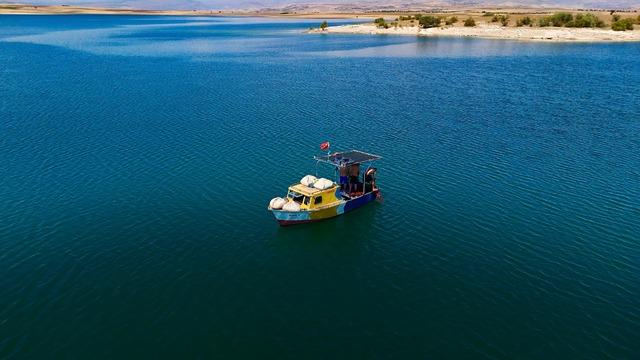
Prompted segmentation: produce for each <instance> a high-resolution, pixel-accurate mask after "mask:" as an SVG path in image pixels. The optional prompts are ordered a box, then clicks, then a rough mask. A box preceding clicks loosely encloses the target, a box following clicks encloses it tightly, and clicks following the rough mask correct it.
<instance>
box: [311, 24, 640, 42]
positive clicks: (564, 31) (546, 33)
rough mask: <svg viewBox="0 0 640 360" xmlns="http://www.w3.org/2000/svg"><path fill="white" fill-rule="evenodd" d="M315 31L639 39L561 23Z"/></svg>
mask: <svg viewBox="0 0 640 360" xmlns="http://www.w3.org/2000/svg"><path fill="white" fill-rule="evenodd" d="M308 32H309V33H316V34H367V35H413V36H425V37H429V36H431V37H477V38H484V39H503V40H520V41H540V42H633V41H640V30H630V31H613V30H611V29H591V28H563V27H562V28H561V27H547V28H536V27H502V26H498V25H488V24H480V25H478V26H475V27H463V26H443V27H435V28H430V29H420V28H418V27H417V26H416V27H398V28H393V27H391V28H388V29H384V28H378V27H377V26H375V25H373V24H356V25H341V26H329V27H328V28H326V29H325V30H320V29H312V30H309V31H308Z"/></svg>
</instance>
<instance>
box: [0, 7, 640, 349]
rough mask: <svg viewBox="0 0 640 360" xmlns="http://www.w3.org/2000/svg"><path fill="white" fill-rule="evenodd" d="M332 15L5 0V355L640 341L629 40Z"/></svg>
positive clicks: (0, 96)
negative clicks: (284, 216) (314, 212)
mask: <svg viewBox="0 0 640 360" xmlns="http://www.w3.org/2000/svg"><path fill="white" fill-rule="evenodd" d="M319 22H320V21H319V20H297V21H294V20H278V19H249V18H243V19H233V18H199V17H192V18H188V17H150V16H145V17H142V16H139V17H136V16H117V17H116V16H112V17H108V16H0V199H1V200H0V358H23V357H39V358H80V359H93V358H120V357H150V358H165V357H166V358H222V359H223V358H254V359H255V358H278V359H300V358H318V359H332V358H343V359H354V358H355V359H359V358H361V359H376V358H377V359H387V358H398V359H402V358H405V359H418V358H428V357H448V358H452V357H467V358H498V359H501V358H504V359H513V358H523V359H529V358H573V359H578V358H580V359H589V358H593V359H601V358H637V357H638V356H639V354H640V342H639V341H638V340H639V339H640V100H639V94H640V44H540V43H518V42H510V41H495V40H493V41H491V40H480V39H453V38H452V39H427V38H421V39H416V38H413V37H386V36H368V35H364V36H351V35H332V36H326V35H307V34H304V33H303V30H304V29H306V28H308V27H309V26H312V25H313V26H317V24H319ZM325 140H330V141H331V143H332V145H333V149H334V150H340V149H343V150H346V149H351V148H357V149H362V150H366V151H370V152H373V153H376V154H380V155H382V156H383V157H384V160H382V161H381V162H380V163H379V165H378V167H379V169H380V170H379V179H378V182H379V184H380V186H381V188H382V192H383V194H384V199H385V200H384V202H383V203H374V204H370V205H368V206H367V207H365V208H362V209H360V210H358V211H356V212H353V213H350V214H347V215H345V216H343V217H340V218H337V219H333V220H330V221H326V222H322V223H317V224H311V225H304V226H299V227H293V228H285V229H282V228H279V227H278V226H277V224H276V222H275V221H274V219H273V218H272V216H271V214H269V213H268V212H267V211H266V206H267V204H268V201H269V200H270V199H271V198H272V197H274V196H277V195H282V194H283V193H284V191H285V189H286V187H287V185H289V184H290V183H293V182H295V181H297V180H298V179H300V178H301V177H302V176H304V175H305V174H308V173H314V172H315V170H316V167H315V162H314V161H313V160H312V156H313V155H315V154H318V152H319V150H318V145H319V144H320V143H321V142H322V141H325ZM323 171H325V172H324V174H325V175H330V174H331V172H330V171H328V169H322V168H321V169H320V172H321V174H323Z"/></svg>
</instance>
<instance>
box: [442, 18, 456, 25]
mask: <svg viewBox="0 0 640 360" xmlns="http://www.w3.org/2000/svg"><path fill="white" fill-rule="evenodd" d="M457 22H458V18H457V17H455V16H452V17H450V18H448V19H447V20H445V21H444V23H445V24H446V25H453V24H455V23H457Z"/></svg>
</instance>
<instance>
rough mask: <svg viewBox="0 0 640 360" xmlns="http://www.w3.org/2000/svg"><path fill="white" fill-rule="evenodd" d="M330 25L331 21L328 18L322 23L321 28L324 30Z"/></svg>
mask: <svg viewBox="0 0 640 360" xmlns="http://www.w3.org/2000/svg"><path fill="white" fill-rule="evenodd" d="M328 27H329V23H328V22H327V20H325V21H323V22H322V24H320V30H323V31H324V30H325V29H326V28H328Z"/></svg>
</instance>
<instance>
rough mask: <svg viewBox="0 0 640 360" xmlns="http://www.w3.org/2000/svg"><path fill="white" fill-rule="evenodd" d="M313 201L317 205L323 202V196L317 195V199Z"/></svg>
mask: <svg viewBox="0 0 640 360" xmlns="http://www.w3.org/2000/svg"><path fill="white" fill-rule="evenodd" d="M313 203H314V204H315V205H318V204H322V196H316V199H315V201H314V202H313Z"/></svg>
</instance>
